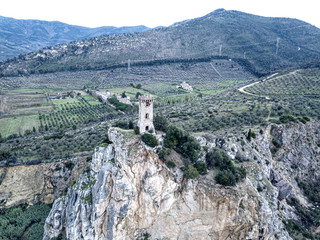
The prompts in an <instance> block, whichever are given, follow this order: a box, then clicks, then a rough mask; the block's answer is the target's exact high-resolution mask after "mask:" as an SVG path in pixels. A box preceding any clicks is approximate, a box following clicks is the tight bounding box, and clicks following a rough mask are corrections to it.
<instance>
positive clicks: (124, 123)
mask: <svg viewBox="0 0 320 240" xmlns="http://www.w3.org/2000/svg"><path fill="white" fill-rule="evenodd" d="M113 126H114V127H118V128H122V129H129V124H128V122H127V121H117V122H115V123H114V124H113Z"/></svg>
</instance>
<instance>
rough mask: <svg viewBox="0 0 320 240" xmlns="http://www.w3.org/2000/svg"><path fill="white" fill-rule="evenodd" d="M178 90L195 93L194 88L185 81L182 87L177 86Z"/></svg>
mask: <svg viewBox="0 0 320 240" xmlns="http://www.w3.org/2000/svg"><path fill="white" fill-rule="evenodd" d="M177 88H182V89H184V90H187V91H190V92H192V91H193V87H192V86H191V85H189V84H188V83H186V82H185V81H183V82H182V83H181V84H180V85H178V86H177Z"/></svg>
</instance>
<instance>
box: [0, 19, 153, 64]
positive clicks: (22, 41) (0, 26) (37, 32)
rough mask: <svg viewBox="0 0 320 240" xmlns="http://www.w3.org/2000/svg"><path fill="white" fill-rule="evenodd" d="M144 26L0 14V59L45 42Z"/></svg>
mask: <svg viewBox="0 0 320 240" xmlns="http://www.w3.org/2000/svg"><path fill="white" fill-rule="evenodd" d="M146 30H149V28H147V27H145V26H136V27H120V28H117V27H111V26H110V27H99V28H86V27H80V26H74V25H68V24H65V23H61V22H57V21H55V22H47V21H40V20H17V19H14V18H7V17H1V16H0V53H1V55H0V61H4V60H7V59H8V58H13V57H18V55H20V54H25V53H29V52H32V51H37V50H39V49H41V48H44V47H47V46H55V45H58V44H66V43H69V42H72V41H76V40H80V39H85V38H90V37H97V36H103V35H108V34H119V33H133V32H142V31H146ZM21 56H22V55H21Z"/></svg>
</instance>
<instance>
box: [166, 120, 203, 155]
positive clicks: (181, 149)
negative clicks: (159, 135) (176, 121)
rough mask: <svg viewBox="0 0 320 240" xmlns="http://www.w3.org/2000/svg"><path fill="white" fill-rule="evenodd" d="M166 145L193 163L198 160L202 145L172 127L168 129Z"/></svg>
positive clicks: (185, 133)
mask: <svg viewBox="0 0 320 240" xmlns="http://www.w3.org/2000/svg"><path fill="white" fill-rule="evenodd" d="M164 145H165V146H166V147H168V148H174V149H175V150H176V151H177V152H178V153H181V154H182V155H183V156H184V157H186V158H189V159H190V160H191V161H195V160H197V158H198V155H199V151H200V144H199V143H198V141H197V140H196V139H195V138H194V137H192V136H190V135H189V134H188V133H187V132H185V131H183V130H181V129H179V128H177V127H175V126H172V125H171V126H169V127H168V128H167V132H166V136H165V138H164Z"/></svg>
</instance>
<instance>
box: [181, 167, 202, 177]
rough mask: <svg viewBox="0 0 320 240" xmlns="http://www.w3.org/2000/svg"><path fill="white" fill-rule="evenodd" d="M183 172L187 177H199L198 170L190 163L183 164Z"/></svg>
mask: <svg viewBox="0 0 320 240" xmlns="http://www.w3.org/2000/svg"><path fill="white" fill-rule="evenodd" d="M183 172H184V174H185V175H186V177H187V178H191V179H194V178H196V177H199V172H198V170H197V169H196V168H195V167H193V166H192V165H187V166H185V167H184V169H183Z"/></svg>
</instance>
